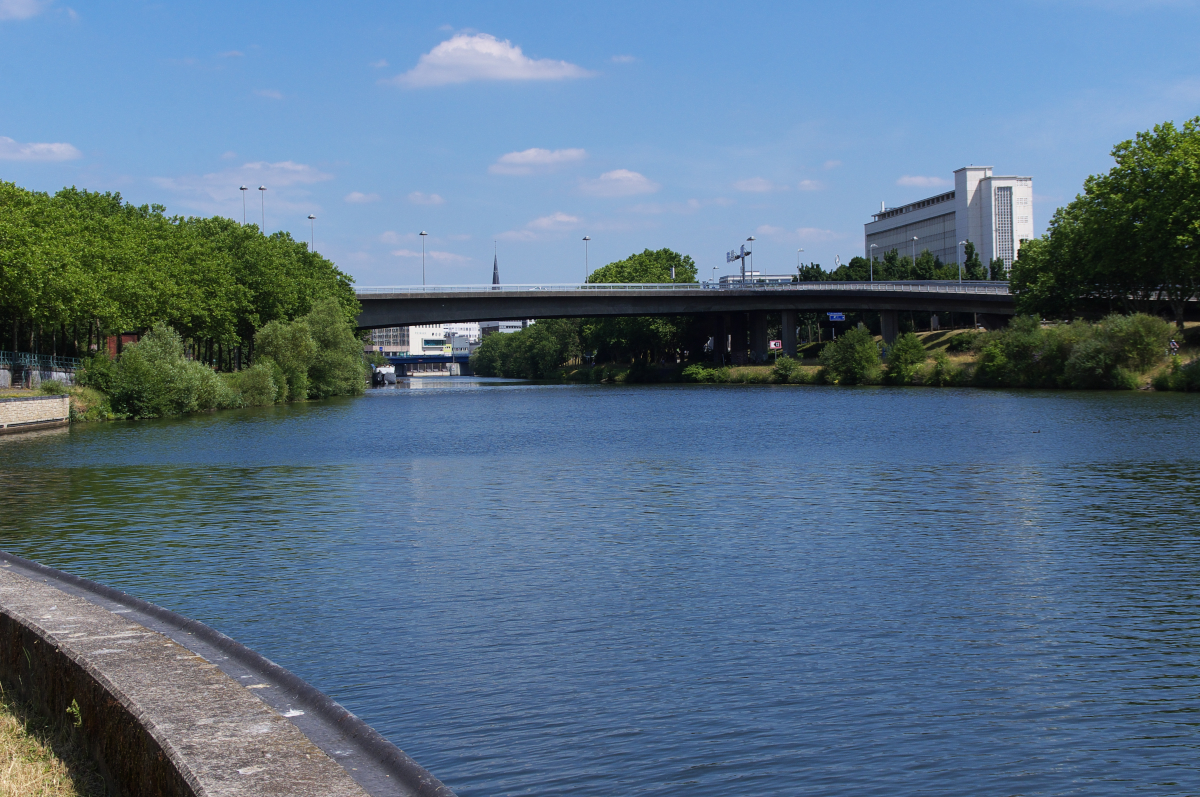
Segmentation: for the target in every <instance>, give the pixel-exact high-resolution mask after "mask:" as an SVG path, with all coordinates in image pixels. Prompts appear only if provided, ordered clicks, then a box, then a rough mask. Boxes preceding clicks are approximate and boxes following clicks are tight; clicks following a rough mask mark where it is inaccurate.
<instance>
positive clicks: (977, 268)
mask: <svg viewBox="0 0 1200 797" xmlns="http://www.w3.org/2000/svg"><path fill="white" fill-rule="evenodd" d="M986 278H987V277H986V275H985V274H984V272H983V262H982V261H981V260H980V259H979V252H977V251H975V244H974V243H972V242H971V241H967V243H966V244H965V245H964V246H963V279H965V280H983V279H986Z"/></svg>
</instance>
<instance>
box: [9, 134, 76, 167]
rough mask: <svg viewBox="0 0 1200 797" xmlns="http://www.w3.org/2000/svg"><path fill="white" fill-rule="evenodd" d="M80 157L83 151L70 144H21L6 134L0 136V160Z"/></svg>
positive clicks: (68, 159) (70, 158) (65, 159)
mask: <svg viewBox="0 0 1200 797" xmlns="http://www.w3.org/2000/svg"><path fill="white" fill-rule="evenodd" d="M82 157H83V153H82V152H80V151H79V150H77V149H75V147H73V146H71V145H70V144H63V143H57V144H36V143H30V144H22V143H21V142H19V141H13V140H12V139H11V138H8V137H7V136H0V160H5V161H70V160H75V159H76V158H82Z"/></svg>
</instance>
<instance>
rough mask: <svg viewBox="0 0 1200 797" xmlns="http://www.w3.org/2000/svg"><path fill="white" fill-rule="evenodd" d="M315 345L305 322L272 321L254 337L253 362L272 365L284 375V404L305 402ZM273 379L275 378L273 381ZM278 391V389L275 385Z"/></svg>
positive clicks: (297, 320)
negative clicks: (285, 402)
mask: <svg viewBox="0 0 1200 797" xmlns="http://www.w3.org/2000/svg"><path fill="white" fill-rule="evenodd" d="M316 354H317V344H316V343H315V342H314V341H313V336H312V330H311V328H310V327H309V325H308V324H307V323H305V322H304V319H299V318H298V319H296V320H295V321H292V322H290V323H284V322H283V321H272V322H270V323H269V324H266V325H265V326H263V328H262V329H260V330H258V332H256V333H255V335H254V358H255V361H259V360H266V361H268V362H271V363H273V364H274V367H273V368H272V371H274V370H275V369H278V371H279V373H281V374H282V375H283V388H284V389H283V390H282V391H280V392H282V393H283V394H284V400H285V401H286V400H287V399H291V400H292V401H304V400H305V399H306V398H308V370H309V368H311V367H312V364H313V360H314V359H315V358H316ZM273 378H274V377H273ZM277 387H278V385H277Z"/></svg>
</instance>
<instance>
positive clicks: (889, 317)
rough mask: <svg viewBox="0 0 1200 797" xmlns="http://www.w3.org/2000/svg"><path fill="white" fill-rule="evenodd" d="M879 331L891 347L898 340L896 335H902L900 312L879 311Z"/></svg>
mask: <svg viewBox="0 0 1200 797" xmlns="http://www.w3.org/2000/svg"><path fill="white" fill-rule="evenodd" d="M879 330H880V332H881V333H882V335H883V342H884V343H886V344H888V345H889V346H890V345H891V344H892V341H894V340H895V339H896V335H898V334H899V333H900V313H899V311H898V310H880V311H879Z"/></svg>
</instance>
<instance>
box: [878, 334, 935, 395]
mask: <svg viewBox="0 0 1200 797" xmlns="http://www.w3.org/2000/svg"><path fill="white" fill-rule="evenodd" d="M926 357H928V354H927V353H926V351H925V346H924V344H922V343H921V339H920V338H918V337H917V336H916V335H914V334H913V333H911V332H905V333H904V334H903V335H899V336H897V338H896V340H895V341H894V342H893V343H892V348H891V351H889V352H888V369H887V378H888V381H889V382H891V383H892V384H894V385H907V384H910V383H911V382H912V380H913V377H914V376H915V375H916V373H917V370H918V369H919V368H920V367H921V365H922V364H924V362H925V359H926Z"/></svg>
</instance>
